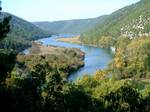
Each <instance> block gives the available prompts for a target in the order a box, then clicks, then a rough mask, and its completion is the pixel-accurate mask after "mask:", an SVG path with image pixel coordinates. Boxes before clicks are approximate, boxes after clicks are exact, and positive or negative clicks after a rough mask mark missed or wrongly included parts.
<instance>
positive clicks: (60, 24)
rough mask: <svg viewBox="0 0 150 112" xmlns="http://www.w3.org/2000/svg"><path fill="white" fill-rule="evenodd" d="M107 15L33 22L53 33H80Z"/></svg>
mask: <svg viewBox="0 0 150 112" xmlns="http://www.w3.org/2000/svg"><path fill="white" fill-rule="evenodd" d="M106 17H107V16H106V15H105V16H100V17H98V18H92V19H78V20H65V21H54V22H33V24H35V25H36V26H38V27H39V28H41V29H43V30H46V31H49V32H54V33H77V34H79V33H82V32H84V31H86V30H89V29H90V28H91V27H93V26H95V25H96V24H97V23H98V22H101V21H103V20H104V19H105V18H106Z"/></svg>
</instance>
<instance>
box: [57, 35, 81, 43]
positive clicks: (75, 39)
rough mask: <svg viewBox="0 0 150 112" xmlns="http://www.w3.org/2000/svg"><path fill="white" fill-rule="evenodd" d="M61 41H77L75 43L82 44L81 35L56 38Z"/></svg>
mask: <svg viewBox="0 0 150 112" xmlns="http://www.w3.org/2000/svg"><path fill="white" fill-rule="evenodd" d="M56 40H58V41H61V42H68V43H75V44H82V42H81V41H80V36H74V37H66V38H63V37H62V38H58V39H56Z"/></svg>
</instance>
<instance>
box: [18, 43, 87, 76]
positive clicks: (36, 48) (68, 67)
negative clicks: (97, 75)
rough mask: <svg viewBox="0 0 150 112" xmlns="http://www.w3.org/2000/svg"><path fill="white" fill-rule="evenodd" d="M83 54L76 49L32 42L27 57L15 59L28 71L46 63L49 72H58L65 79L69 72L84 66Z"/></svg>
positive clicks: (21, 56)
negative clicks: (49, 69) (23, 64)
mask: <svg viewBox="0 0 150 112" xmlns="http://www.w3.org/2000/svg"><path fill="white" fill-rule="evenodd" d="M84 56H85V53H84V52H82V51H81V50H79V49H76V48H65V47H57V46H49V45H47V46H46V45H43V44H42V43H41V42H38V41H34V42H32V47H31V48H30V49H29V54H28V55H18V57H17V59H18V61H19V62H21V63H25V65H26V66H27V67H28V68H29V69H30V70H32V69H34V66H36V65H38V64H43V63H47V64H48V66H50V68H51V71H50V72H52V73H53V72H54V71H55V72H56V71H57V72H58V73H60V75H61V76H62V77H63V78H65V79H67V78H68V77H69V75H70V73H71V72H73V71H76V70H78V69H79V68H81V67H83V66H84Z"/></svg>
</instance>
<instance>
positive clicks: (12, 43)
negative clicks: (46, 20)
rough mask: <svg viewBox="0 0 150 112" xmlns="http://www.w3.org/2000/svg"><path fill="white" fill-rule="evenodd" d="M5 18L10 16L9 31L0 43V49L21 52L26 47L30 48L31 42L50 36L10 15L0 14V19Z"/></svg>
mask: <svg viewBox="0 0 150 112" xmlns="http://www.w3.org/2000/svg"><path fill="white" fill-rule="evenodd" d="M6 16H11V21H10V28H11V31H10V33H9V34H8V36H7V38H6V39H4V40H3V41H2V42H0V48H13V49H16V50H22V49H24V48H26V47H27V46H30V41H31V40H35V39H39V38H42V37H47V36H50V34H49V33H48V32H46V31H44V30H42V29H40V28H38V27H37V26H35V25H33V24H32V23H30V22H28V21H26V20H24V19H21V18H19V17H17V16H14V15H12V14H9V13H6V12H2V14H1V17H0V19H2V18H4V17H6Z"/></svg>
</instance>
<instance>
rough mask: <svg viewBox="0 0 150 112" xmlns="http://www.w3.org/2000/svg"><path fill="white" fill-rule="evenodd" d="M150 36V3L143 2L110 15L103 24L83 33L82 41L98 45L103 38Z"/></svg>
mask: <svg viewBox="0 0 150 112" xmlns="http://www.w3.org/2000/svg"><path fill="white" fill-rule="evenodd" d="M149 35H150V1H149V0H141V1H140V2H138V3H135V4H132V5H130V6H127V7H124V8H122V9H120V10H118V11H116V12H114V13H112V14H110V15H109V16H108V17H107V18H106V19H105V20H104V21H103V22H101V23H98V24H97V25H96V26H94V27H93V28H91V29H90V30H88V31H86V32H84V33H82V34H81V40H82V41H83V42H85V43H92V44H97V45H98V44H99V43H98V42H99V40H100V39H101V38H102V37H113V38H114V39H116V38H117V37H128V38H130V39H133V38H136V37H141V36H149ZM91 37H92V38H91ZM100 44H101V43H100Z"/></svg>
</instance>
